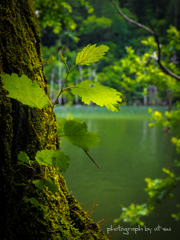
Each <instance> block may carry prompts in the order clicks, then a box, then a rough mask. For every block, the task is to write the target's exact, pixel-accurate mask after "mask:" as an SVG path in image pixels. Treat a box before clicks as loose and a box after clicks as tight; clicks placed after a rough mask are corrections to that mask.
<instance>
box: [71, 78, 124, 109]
mask: <svg viewBox="0 0 180 240" xmlns="http://www.w3.org/2000/svg"><path fill="white" fill-rule="evenodd" d="M89 85H91V87H90V86H89ZM71 92H72V93H73V94H74V95H76V94H78V95H79V96H80V97H81V98H82V101H83V102H84V103H86V104H88V105H90V101H92V102H94V103H96V104H97V105H99V106H101V107H103V106H106V107H107V109H108V110H109V109H111V111H112V112H115V111H116V112H118V111H119V110H120V107H119V103H118V102H121V101H122V99H121V95H122V94H121V93H120V92H117V90H115V89H113V88H110V87H105V86H102V85H100V83H99V82H95V83H94V82H93V81H91V80H86V81H82V82H81V83H79V84H77V85H76V86H75V88H71Z"/></svg>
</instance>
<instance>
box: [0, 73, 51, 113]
mask: <svg viewBox="0 0 180 240" xmlns="http://www.w3.org/2000/svg"><path fill="white" fill-rule="evenodd" d="M0 77H2V79H3V83H4V86H3V88H5V89H6V90H7V91H8V92H9V95H6V97H10V98H13V99H16V100H18V101H19V102H21V103H23V104H24V105H28V106H29V107H32V108H33V107H36V108H39V109H42V108H44V107H47V106H49V105H50V103H49V101H48V97H47V96H46V95H45V93H44V91H43V90H42V89H41V88H40V86H39V85H38V83H37V82H36V81H33V82H32V80H31V79H29V78H28V77H27V76H26V75H24V74H23V75H22V76H21V77H18V75H17V74H15V73H12V74H11V75H9V74H5V75H4V74H0Z"/></svg>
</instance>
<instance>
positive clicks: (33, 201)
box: [29, 198, 39, 207]
mask: <svg viewBox="0 0 180 240" xmlns="http://www.w3.org/2000/svg"><path fill="white" fill-rule="evenodd" d="M29 201H30V203H32V204H33V205H34V206H36V207H37V206H38V205H39V202H38V201H37V199H35V198H29Z"/></svg>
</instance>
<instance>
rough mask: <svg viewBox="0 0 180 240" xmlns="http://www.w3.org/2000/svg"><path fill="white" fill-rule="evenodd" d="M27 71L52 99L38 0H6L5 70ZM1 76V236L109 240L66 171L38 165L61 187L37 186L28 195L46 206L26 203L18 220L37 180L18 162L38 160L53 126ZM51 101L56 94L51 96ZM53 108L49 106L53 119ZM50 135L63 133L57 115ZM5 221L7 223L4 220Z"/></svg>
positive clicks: (1, 57) (0, 63) (1, 52)
mask: <svg viewBox="0 0 180 240" xmlns="http://www.w3.org/2000/svg"><path fill="white" fill-rule="evenodd" d="M4 73H8V74H12V73H16V74H18V75H19V76H21V75H22V74H25V75H27V76H28V77H29V78H30V79H31V80H32V81H36V82H37V83H38V84H39V86H40V87H41V88H42V89H43V90H44V92H45V93H46V94H47V96H48V97H49V90H48V87H47V80H46V77H45V75H44V73H43V62H42V53H41V41H40V37H39V26H38V23H37V19H36V15H35V12H34V7H33V2H32V0H19V1H17V0H1V1H0V74H4ZM7 94H8V92H7V91H6V90H5V89H4V88H3V82H2V79H1V78H0V196H1V198H0V207H1V209H0V211H1V215H0V218H1V226H0V236H1V237H2V239H3V240H5V239H6V240H9V239H13V240H15V239H35V240H37V239H67V240H69V239H107V237H106V236H105V235H104V234H103V232H102V231H101V230H100V227H99V225H98V224H96V223H93V222H92V220H91V219H89V218H88V217H87V213H86V212H85V211H83V210H82V209H81V207H80V205H79V203H78V202H77V201H76V200H75V198H74V197H73V196H72V195H69V194H68V189H67V186H66V182H65V180H64V178H63V176H62V175H59V174H57V173H54V172H50V170H52V169H55V168H53V167H48V166H45V167H42V166H41V167H38V169H37V173H39V174H43V175H45V176H46V177H51V178H52V179H53V180H54V182H55V183H56V185H57V186H58V192H57V193H56V194H52V193H51V192H50V191H48V188H46V187H45V189H44V190H43V191H41V190H39V189H37V188H36V187H35V186H34V185H32V186H31V187H30V189H29V191H28V193H27V197H28V198H31V197H35V198H36V199H37V200H38V202H39V203H40V205H39V206H38V207H35V206H34V205H32V204H31V203H30V202H25V201H23V203H22V205H21V207H20V210H19V211H18V213H17V215H16V217H15V219H14V220H13V221H11V220H12V216H13V213H14V212H15V211H16V209H17V207H18V203H19V200H20V199H21V196H22V194H23V191H24V188H25V187H26V186H27V185H28V180H29V179H30V178H31V175H32V169H29V168H27V167H26V166H23V165H17V163H18V161H17V156H18V154H19V153H20V151H24V152H26V154H27V155H28V156H29V158H30V159H34V157H35V154H36V152H37V151H39V150H42V149H43V144H44V141H45V136H46V131H47V126H46V124H45V120H44V118H43V116H42V114H41V112H40V111H39V110H38V109H35V108H30V107H28V106H25V105H22V104H21V103H20V102H18V101H16V100H13V99H10V98H8V97H6V95H7ZM49 99H50V97H49ZM49 110H50V109H49V107H46V108H45V109H43V113H44V114H45V115H46V116H47V118H48V113H49ZM53 117H54V119H53V125H52V126H51V129H50V136H49V138H51V137H53V136H54V135H55V134H56V132H57V118H56V115H55V113H53ZM46 149H51V150H55V149H60V139H59V138H53V140H52V141H49V142H48V144H47V146H46ZM2 223H3V224H2Z"/></svg>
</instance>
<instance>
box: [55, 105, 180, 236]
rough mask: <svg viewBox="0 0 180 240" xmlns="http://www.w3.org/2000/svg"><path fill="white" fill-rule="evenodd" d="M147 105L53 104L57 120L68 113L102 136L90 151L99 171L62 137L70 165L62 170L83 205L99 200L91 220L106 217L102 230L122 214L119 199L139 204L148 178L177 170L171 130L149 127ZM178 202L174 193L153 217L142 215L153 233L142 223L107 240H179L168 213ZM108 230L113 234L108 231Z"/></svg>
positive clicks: (158, 176) (142, 200) (176, 226)
mask: <svg viewBox="0 0 180 240" xmlns="http://www.w3.org/2000/svg"><path fill="white" fill-rule="evenodd" d="M147 109H148V107H121V111H120V112H119V113H112V112H110V111H108V110H106V109H105V108H100V107H93V106H82V107H79V108H76V107H70V108H66V107H56V108H55V112H56V114H57V116H58V118H60V117H66V116H68V115H69V116H70V114H71V115H72V116H74V117H76V118H79V119H81V120H82V122H84V121H85V122H86V123H87V125H88V131H91V132H97V133H98V134H99V136H100V138H101V141H100V142H99V144H98V145H99V146H98V148H90V152H89V154H90V155H91V156H92V157H93V159H94V160H95V161H96V163H97V164H98V165H99V166H100V169H98V168H97V167H96V166H95V165H94V163H93V162H92V161H91V160H90V159H89V158H88V157H87V156H86V155H85V153H84V152H83V151H82V150H81V149H80V148H77V147H75V146H73V145H72V144H70V143H68V142H67V141H66V140H63V139H62V151H64V152H65V153H66V154H67V155H69V156H70V158H71V161H70V167H69V169H68V170H67V172H66V173H65V174H64V176H65V180H66V182H67V186H68V189H69V192H70V193H71V194H72V195H74V196H75V197H76V199H77V200H78V201H79V202H80V204H81V206H82V208H83V209H85V208H87V207H88V206H89V205H91V204H93V203H95V202H96V203H97V204H98V206H97V208H96V209H95V211H94V212H93V214H92V216H91V218H92V219H93V220H94V221H96V222H98V221H100V220H102V219H103V218H105V219H106V220H108V219H109V220H108V221H107V222H106V223H105V224H103V225H102V230H103V231H105V233H107V228H110V227H111V225H113V219H115V218H118V217H119V216H120V213H121V212H120V207H119V204H120V203H121V204H123V205H124V206H125V207H128V206H129V205H130V204H131V203H135V204H142V203H144V202H145V201H146V199H147V197H148V196H147V194H146V193H145V192H144V190H143V189H144V188H145V187H146V182H145V181H144V179H145V178H146V177H149V178H152V179H155V178H160V177H166V174H165V173H163V172H162V168H163V167H165V168H169V169H170V170H175V171H176V172H177V169H176V168H175V167H174V166H173V160H174V159H176V158H177V155H176V152H175V147H174V146H173V145H172V143H171V137H172V134H173V133H170V134H164V133H163V129H162V128H161V127H157V128H150V127H148V124H149V123H150V122H151V121H150V115H149V114H148V113H147ZM154 109H158V110H160V111H161V112H164V111H166V110H167V109H166V108H165V107H156V108H154ZM176 196H177V195H176ZM179 196H180V194H179ZM177 203H178V199H177V198H176V197H173V200H166V201H164V203H163V205H161V206H159V207H158V208H157V210H156V212H155V214H154V215H152V216H151V217H149V218H144V220H145V225H146V227H147V228H151V229H152V230H151V233H150V231H145V228H144V227H143V231H142V230H141V231H139V232H137V233H136V234H135V232H134V231H129V234H125V233H127V232H120V231H117V232H116V234H115V235H114V236H113V237H111V238H110V239H111V240H120V239H121V240H122V239H123V240H124V239H130V240H132V239H133V240H134V239H135V240H136V239H138V240H140V239H147V240H148V239H153V240H156V239H158V240H159V239H164V240H166V239H173V240H176V239H179V237H178V236H179V235H180V229H179V222H176V221H175V220H174V219H173V218H171V217H170V214H171V213H175V212H176V207H175V205H176V204H177ZM92 210H93V209H92ZM92 210H91V211H92ZM91 211H90V212H91ZM118 225H120V226H122V227H124V228H125V227H132V226H131V225H130V224H127V223H124V222H118V223H117V224H116V226H114V227H118ZM158 225H160V226H162V227H166V228H171V231H166V232H165V231H163V230H160V231H155V230H154V229H155V228H156V227H158ZM134 227H138V226H134ZM112 233H114V232H110V234H112Z"/></svg>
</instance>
